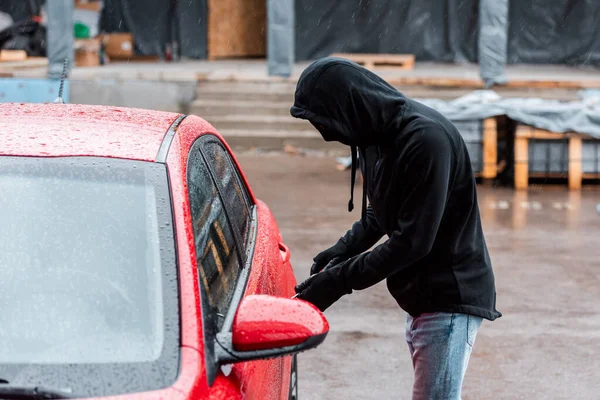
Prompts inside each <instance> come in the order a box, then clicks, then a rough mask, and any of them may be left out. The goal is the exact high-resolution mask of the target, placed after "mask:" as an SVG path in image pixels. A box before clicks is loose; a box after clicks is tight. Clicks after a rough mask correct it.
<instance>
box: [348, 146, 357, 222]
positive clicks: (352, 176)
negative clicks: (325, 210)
mask: <svg viewBox="0 0 600 400" xmlns="http://www.w3.org/2000/svg"><path fill="white" fill-rule="evenodd" d="M350 151H351V152H352V170H351V172H350V201H349V202H348V212H352V210H354V182H355V181H356V164H357V162H356V146H350Z"/></svg>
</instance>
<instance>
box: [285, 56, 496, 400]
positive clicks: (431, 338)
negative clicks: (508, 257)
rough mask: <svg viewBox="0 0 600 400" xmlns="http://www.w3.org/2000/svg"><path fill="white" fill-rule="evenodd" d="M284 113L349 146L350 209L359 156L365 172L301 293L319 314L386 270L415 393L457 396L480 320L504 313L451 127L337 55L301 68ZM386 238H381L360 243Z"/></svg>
mask: <svg viewBox="0 0 600 400" xmlns="http://www.w3.org/2000/svg"><path fill="white" fill-rule="evenodd" d="M290 112H291V114H292V116H294V117H296V118H301V119H305V120H308V121H310V122H311V124H312V125H313V126H314V127H315V128H316V129H317V130H318V131H319V132H320V134H321V135H322V136H323V139H325V140H326V141H337V142H340V143H343V144H345V145H348V146H350V148H351V153H352V173H351V189H350V193H351V195H350V202H349V204H348V209H349V211H351V210H352V208H353V189H354V181H355V175H356V165H357V161H360V162H359V164H360V168H361V172H362V176H363V199H362V217H361V219H360V220H359V221H358V222H356V223H354V225H353V226H352V228H351V229H350V230H349V231H348V232H346V234H345V235H344V236H343V237H342V238H340V240H339V241H338V242H337V243H336V244H335V245H334V246H332V247H331V248H329V249H327V250H325V251H323V252H321V253H319V254H318V255H317V256H316V257H315V258H314V264H313V266H312V268H311V277H310V278H308V279H307V280H306V281H304V282H302V283H301V284H299V285H298V286H297V287H296V292H297V293H298V297H299V298H300V299H303V300H306V301H309V302H311V303H313V304H315V305H316V306H317V307H318V308H319V309H321V310H322V311H323V310H325V309H327V308H328V307H329V306H331V305H332V304H333V303H334V302H336V301H337V300H339V299H340V298H341V297H342V296H343V295H346V294H350V293H352V291H353V290H362V289H366V288H368V287H370V286H373V285H375V284H377V283H379V282H381V281H383V280H384V279H386V280H387V287H388V289H389V291H390V293H391V295H392V296H393V297H394V299H395V300H396V302H397V303H398V305H399V306H400V307H401V308H403V309H404V310H405V311H406V312H407V313H408V315H407V320H406V341H407V343H408V347H409V350H410V354H411V357H412V360H413V366H414V372H415V381H414V387H413V399H444V400H451V399H460V393H461V387H462V381H463V377H464V374H465V372H466V368H467V364H468V361H469V357H470V355H471V350H472V346H473V344H474V342H475V336H476V334H477V331H478V329H479V326H480V324H481V322H482V319H487V320H490V321H493V320H495V319H496V318H498V317H500V316H501V314H500V313H499V312H498V311H497V310H496V292H495V283H494V273H493V271H492V265H491V261H490V258H489V255H488V250H487V247H486V243H485V239H484V236H483V230H482V227H481V219H480V216H479V208H478V204H477V190H476V183H475V178H474V176H473V171H472V168H471V161H470V159H469V154H468V152H467V148H466V146H465V143H464V141H463V139H462V138H461V136H460V134H459V132H458V130H457V129H456V127H455V126H454V125H453V124H452V123H451V122H450V121H448V120H447V119H446V118H444V117H443V116H442V115H441V114H440V113H438V112H437V111H435V110H433V109H431V108H429V107H427V106H425V105H423V104H421V103H418V102H416V101H414V100H411V99H408V98H406V97H405V96H404V95H402V94H401V93H400V92H398V91H397V90H396V89H395V88H393V87H392V86H390V85H389V84H388V83H387V82H385V81H384V80H383V79H381V78H380V77H379V76H377V75H375V74H374V73H372V72H370V71H369V70H367V69H365V68H362V67H360V66H359V65H357V64H355V63H353V62H350V61H348V60H344V59H340V58H324V59H320V60H318V61H316V62H314V63H312V64H311V65H310V66H309V67H307V68H306V70H305V71H304V72H303V73H302V75H301V76H300V79H299V81H298V85H297V87H296V92H295V101H294V105H293V107H292V108H291V110H290ZM357 152H358V153H359V155H360V158H359V157H357ZM367 199H368V201H369V206H368V207H367ZM384 235H386V236H387V240H386V241H385V242H384V243H382V244H380V245H379V246H377V247H375V248H374V249H372V250H371V251H367V250H369V249H370V248H371V247H372V246H373V245H375V244H376V243H377V242H378V241H379V239H381V238H382V237H383V236H384Z"/></svg>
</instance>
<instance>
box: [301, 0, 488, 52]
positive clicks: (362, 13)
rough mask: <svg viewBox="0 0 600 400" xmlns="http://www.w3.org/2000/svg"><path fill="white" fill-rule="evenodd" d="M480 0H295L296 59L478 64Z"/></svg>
mask: <svg viewBox="0 0 600 400" xmlns="http://www.w3.org/2000/svg"><path fill="white" fill-rule="evenodd" d="M478 3H479V2H478V0H439V1H427V2H425V1H422V0H328V1H314V0H296V59H297V60H311V59H316V58H320V57H324V56H328V55H330V54H331V53H335V52H351V53H409V54H414V55H415V56H416V57H417V59H418V60H433V61H444V62H465V61H469V62H477V58H478V54H477V53H478V48H477V43H478V34H479V33H478V30H479V28H478V14H479V9H478V8H479V7H478Z"/></svg>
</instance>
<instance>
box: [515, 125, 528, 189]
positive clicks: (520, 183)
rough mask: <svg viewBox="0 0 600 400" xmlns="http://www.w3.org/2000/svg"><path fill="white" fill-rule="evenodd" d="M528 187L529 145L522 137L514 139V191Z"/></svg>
mask: <svg viewBox="0 0 600 400" xmlns="http://www.w3.org/2000/svg"><path fill="white" fill-rule="evenodd" d="M528 186H529V143H528V139H527V138H524V137H516V138H515V189H517V190H524V189H527V187H528Z"/></svg>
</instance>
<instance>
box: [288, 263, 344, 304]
mask: <svg viewBox="0 0 600 400" xmlns="http://www.w3.org/2000/svg"><path fill="white" fill-rule="evenodd" d="M295 290H296V293H298V298H299V299H302V300H305V301H308V302H310V303H312V304H314V305H315V306H316V307H317V308H318V309H319V310H321V311H325V310H326V309H327V308H329V307H330V306H331V305H332V304H333V303H335V302H336V301H338V300H339V299H340V298H341V297H342V296H344V295H345V294H350V293H352V289H349V288H348V287H347V286H346V282H345V276H344V263H342V264H338V265H335V266H333V267H328V268H326V269H324V270H323V271H321V272H318V273H316V274H314V275H311V277H310V278H308V279H307V280H305V281H304V282H302V283H300V284H299V285H297V286H296V287H295Z"/></svg>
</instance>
